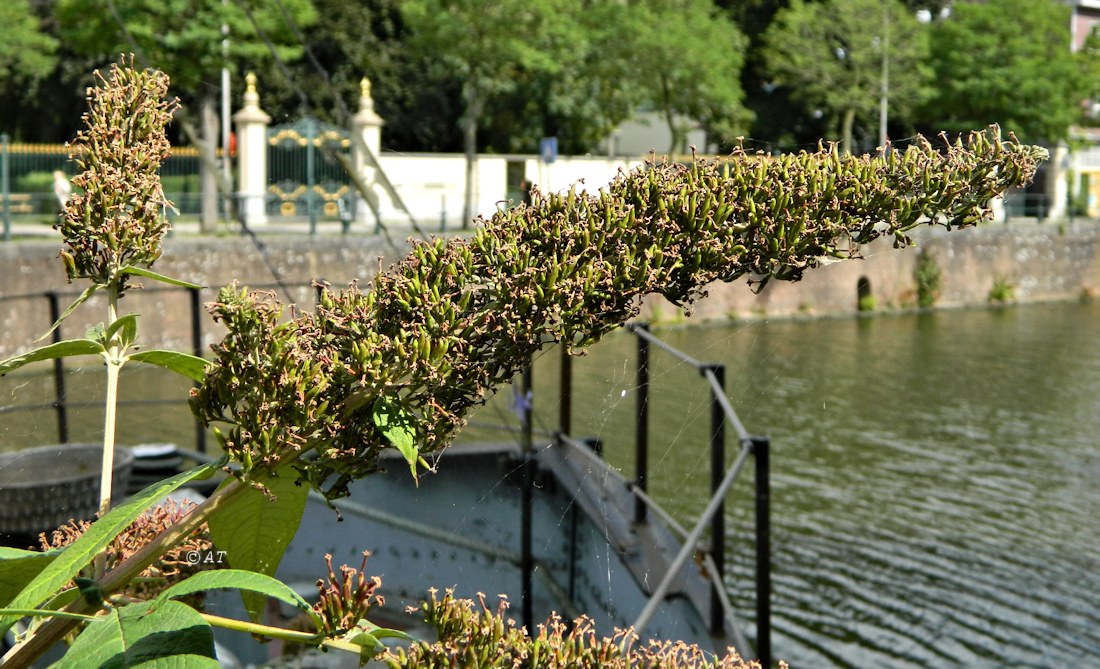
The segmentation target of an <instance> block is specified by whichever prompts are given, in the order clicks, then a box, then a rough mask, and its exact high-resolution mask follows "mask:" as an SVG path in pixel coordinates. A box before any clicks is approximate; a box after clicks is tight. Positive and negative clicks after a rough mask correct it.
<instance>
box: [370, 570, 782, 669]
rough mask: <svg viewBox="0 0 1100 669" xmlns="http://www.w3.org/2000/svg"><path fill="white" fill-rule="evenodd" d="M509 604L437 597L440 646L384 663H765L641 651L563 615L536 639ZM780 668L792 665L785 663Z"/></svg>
mask: <svg viewBox="0 0 1100 669" xmlns="http://www.w3.org/2000/svg"><path fill="white" fill-rule="evenodd" d="M507 609H508V602H507V599H506V598H504V597H503V596H502V597H501V598H500V600H499V602H498V605H497V607H496V609H495V610H494V609H491V608H489V606H488V605H487V604H486V602H485V597H484V595H480V596H479V601H478V603H477V604H475V603H474V602H473V601H471V600H468V599H455V598H454V594H453V592H452V591H451V590H448V591H447V592H446V593H445V594H444V596H443V598H442V599H440V598H438V597H437V594H436V592H435V591H434V590H433V591H432V592H431V599H430V600H429V601H427V602H425V603H424V604H423V615H424V621H425V622H426V623H427V624H428V625H429V626H431V627H432V628H433V629H434V630H435V632H436V635H437V637H438V638H437V640H436V641H434V642H431V643H428V642H424V641H420V642H416V643H414V644H412V645H411V646H410V647H409V648H408V649H407V650H406V649H404V648H397V649H394V650H389V651H387V652H385V653H384V654H383V655H382V656H381V657H380V658H379V659H380V660H381V661H383V662H384V663H385V664H386V665H387V666H388V667H390V669H407V668H411V667H424V668H425V669H432V668H434V667H481V668H482V669H494V668H498V667H499V668H500V669H505V668H510V667H543V668H545V669H566V668H572V667H608V668H609V669H631V668H634V667H638V668H641V667H645V668H647V669H753V668H754V667H755V668H757V669H759V667H760V664H759V663H757V662H748V661H746V660H743V659H741V657H740V656H739V655H738V654H737V653H736V652H735V651H734V650H733V649H732V648H731V649H730V650H729V652H728V653H727V654H726V655H724V656H721V657H716V656H715V655H714V654H713V653H709V652H706V651H704V650H703V649H701V648H699V646H697V645H694V644H688V643H684V642H682V641H650V642H648V643H646V644H644V645H641V646H638V647H635V644H636V643H637V641H638V637H637V635H635V634H634V633H633V632H632V631H631V630H616V631H615V633H614V634H613V635H612V636H610V637H601V636H599V635H597V633H596V628H595V625H594V624H593V622H592V620H591V619H590V618H587V617H584V616H582V617H580V618H578V619H577V620H575V621H573V624H572V625H571V626H567V625H566V624H565V622H564V621H563V620H562V619H561V617H560V616H558V615H557V614H556V613H555V614H552V615H551V616H550V618H549V619H548V620H547V621H546V622H545V623H544V624H540V625H539V626H538V633H537V634H536V635H534V636H531V635H529V634H528V633H527V630H525V629H524V628H522V627H517V626H516V623H515V621H514V620H512V619H511V618H508V617H506V613H507ZM780 667H781V668H784V667H786V664H784V663H780Z"/></svg>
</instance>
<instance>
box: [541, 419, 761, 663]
mask: <svg viewBox="0 0 1100 669" xmlns="http://www.w3.org/2000/svg"><path fill="white" fill-rule="evenodd" d="M555 437H556V438H557V440H558V441H559V442H561V443H563V444H565V445H567V446H570V447H571V448H573V449H574V450H575V451H576V452H578V453H581V454H582V455H583V456H584V457H586V458H588V459H590V460H592V461H593V462H594V463H595V464H599V465H600V466H603V461H602V460H601V459H600V456H598V455H597V454H596V453H594V452H593V451H592V449H591V448H589V447H588V445H587V444H585V443H584V442H582V441H580V440H579V439H576V438H574V437H571V436H569V435H567V434H562V433H560V432H559V433H558V434H557V435H555ZM626 488H627V490H629V491H630V493H631V494H632V495H634V496H635V498H637V499H640V500H641V501H642V502H643V503H644V504H645V505H646V506H647V507H648V508H649V510H650V511H652V512H653V513H654V514H656V515H657V516H658V517H659V518H660V519H661V522H663V523H664V524H665V527H667V528H668V529H669V530H670V531H672V533H673V534H675V535H677V537H678V538H679V539H680V541H682V542H683V544H684V546H692V545H694V546H695V547H696V549H699V548H700V546H701V544H700V543H699V542H698V540H697V541H696V542H695V544H691V543H689V542H688V536H689V531H688V530H687V529H686V528H685V527H684V526H683V525H681V524H680V522H679V521H677V520H676V519H675V518H673V517H672V516H671V515H669V513H668V512H667V511H665V509H664V507H662V506H661V505H660V504H658V503H657V501H656V500H654V499H653V498H652V497H650V496H649V495H647V494H646V493H645V492H644V491H642V490H641V488H639V487H638V486H637V485H636V484H635V483H633V482H630V481H628V482H627V484H626ZM703 567H704V569H705V570H706V573H707V575H708V580H709V581H710V582H711V586H712V587H713V588H714V590H715V592H717V593H718V600H719V602H720V603H721V606H722V614H723V618H724V619H725V620H727V621H728V622H729V626H730V629H731V630H732V634H733V643H734V645H735V646H736V647H737V648H738V649H739V650H744V649H746V648H748V647H749V646H748V642H747V641H746V640H745V635H744V634H742V633H741V626H740V625H739V624H738V622H737V616H736V614H735V612H734V610H733V605H732V604H731V603H730V599H729V594H728V593H727V592H726V589H725V583H724V582H723V580H722V572H721V570H720V569H718V568H717V566H716V565H715V564H714V559H713V558H711V556H710V553H704V554H703Z"/></svg>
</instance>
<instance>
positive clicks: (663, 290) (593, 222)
mask: <svg viewBox="0 0 1100 669" xmlns="http://www.w3.org/2000/svg"><path fill="white" fill-rule="evenodd" d="M1045 154H1046V152H1045V150H1044V149H1041V148H1038V147H1033V146H1026V145H1022V144H1020V143H1019V142H1017V141H1016V140H1015V138H1014V137H1009V138H1007V139H1006V138H1002V137H1001V135H1000V132H999V130H998V129H997V128H991V129H989V130H987V131H984V132H978V133H973V134H971V135H970V136H969V137H968V138H967V139H966V140H965V141H963V140H962V139H959V140H957V141H956V142H953V143H950V142H947V143H946V144H945V146H944V147H942V148H940V149H936V148H934V147H933V146H932V145H931V144H930V143H929V142H927V141H923V140H921V141H918V142H915V143H914V144H912V145H911V146H909V147H908V148H907V149H906V150H905V151H903V152H902V151H895V150H893V149H889V148H888V149H884V150H881V151H880V152H879V153H878V154H877V155H875V156H849V155H843V154H840V153H839V152H838V151H836V150H835V148H834V147H822V148H820V149H819V150H818V151H816V152H802V153H798V154H791V155H784V156H779V157H775V158H772V157H766V156H761V155H750V154H747V153H745V152H743V151H738V152H736V153H734V154H733V155H731V156H729V157H727V158H723V159H719V160H701V159H696V160H693V161H692V162H691V163H690V164H687V165H684V164H676V163H668V162H662V163H654V164H650V165H648V166H647V167H646V168H645V169H639V170H635V171H632V172H629V173H624V174H620V176H619V177H618V178H617V179H616V180H615V181H614V182H613V183H612V184H611V185H610V186H608V187H607V188H606V189H604V190H602V191H600V192H599V193H598V194H586V193H579V192H577V191H576V190H570V191H569V192H567V193H560V194H559V193H551V194H541V193H536V194H535V197H534V198H533V202H532V204H530V205H525V206H518V207H515V208H513V209H510V210H507V211H502V212H498V213H497V214H495V215H494V216H493V217H492V219H491V220H488V221H482V224H481V225H480V226H478V229H477V232H476V233H475V234H474V235H473V236H472V237H470V238H454V239H443V238H435V239H432V240H430V241H426V242H418V243H416V244H414V247H413V249H412V252H411V253H410V255H409V256H408V257H407V258H406V259H405V260H403V261H402V262H400V263H398V264H397V265H396V266H395V267H394V268H392V269H391V270H390V271H387V272H384V273H381V274H379V275H378V276H376V277H375V279H374V281H373V286H372V287H371V290H369V291H365V292H361V291H360V290H358V289H357V288H356V287H355V286H354V285H352V286H351V287H349V288H347V289H344V290H341V291H339V292H333V291H329V290H324V291H323V293H322V296H321V300H320V304H319V307H318V309H317V311H316V313H303V314H300V315H298V316H296V317H295V318H293V319H292V320H290V321H288V322H282V321H280V319H279V315H280V314H281V312H282V309H281V307H280V306H279V305H278V304H277V303H276V302H275V301H274V298H273V297H271V296H270V295H266V294H259V293H250V292H248V291H244V290H237V289H231V290H226V291H223V293H222V295H221V297H220V299H219V301H218V302H217V303H216V304H214V305H213V306H212V313H213V315H214V317H215V318H216V319H217V320H220V321H221V322H222V323H223V324H225V326H226V327H227V329H228V334H227V336H226V338H225V340H224V341H223V342H222V343H221V344H219V345H218V346H216V347H215V350H214V354H215V356H214V362H213V365H212V366H211V367H210V368H209V369H208V373H207V377H206V381H205V383H203V384H202V386H201V387H200V388H199V389H197V391H195V393H194V396H193V398H192V407H193V409H194V411H195V413H196V414H197V415H198V416H199V417H200V419H201V420H203V421H205V422H207V423H216V422H221V421H225V422H228V423H229V424H231V425H232V427H231V429H230V431H229V433H227V434H224V435H222V440H223V445H224V447H225V448H226V450H227V451H228V452H230V453H231V454H233V456H234V457H235V458H236V459H237V460H238V461H240V462H242V463H244V464H245V468H244V470H243V471H241V472H238V475H241V476H245V475H247V473H248V471H249V468H250V467H262V468H266V469H272V470H273V469H275V468H278V467H279V466H280V463H283V462H285V461H289V460H294V461H295V462H294V467H296V468H297V469H298V471H299V476H300V478H302V479H303V480H305V481H307V482H308V483H309V484H310V485H312V486H313V487H314V488H316V489H318V490H319V491H320V492H322V493H323V494H325V495H326V496H328V497H329V498H335V497H339V496H341V495H343V494H346V486H347V484H348V483H349V482H350V481H352V480H354V479H356V478H359V477H361V476H363V475H365V474H368V473H370V472H373V471H375V470H376V469H377V468H378V454H379V452H380V450H381V449H383V448H385V447H386V446H391V445H392V446H397V447H398V448H399V449H401V450H402V452H403V453H404V454H405V456H406V458H407V459H408V461H409V464H410V466H412V467H413V468H414V470H415V468H416V466H417V463H418V462H419V463H421V464H424V461H423V460H422V459H421V458H420V454H422V453H432V452H435V451H438V450H439V449H441V448H443V447H445V446H446V445H447V444H448V443H449V441H450V440H451V439H452V437H453V435H454V433H455V431H456V430H457V429H458V428H459V427H460V426H461V425H462V424H463V421H464V420H465V416H466V415H467V413H468V411H469V410H470V409H471V408H472V407H474V406H476V405H477V404H480V403H482V402H484V400H485V397H486V394H487V393H488V392H490V391H491V390H492V389H494V388H495V387H497V386H499V385H500V384H502V383H505V382H507V381H509V380H510V379H511V378H512V377H513V376H514V375H515V374H516V372H517V371H519V370H520V369H521V368H522V367H523V366H524V365H525V364H526V363H527V361H528V360H529V358H530V356H531V355H532V354H534V353H535V352H536V351H537V350H539V349H540V348H541V347H543V346H545V345H547V344H548V343H555V342H560V343H563V344H564V345H565V346H567V347H568V348H569V349H570V350H571V351H576V350H581V349H584V348H585V347H587V346H589V345H591V344H593V343H595V342H596V341H597V340H599V339H600V337H602V336H603V335H604V334H606V333H607V332H610V331H611V330H613V329H615V328H617V327H619V326H620V325H621V324H622V323H624V322H625V321H627V320H628V319H630V318H631V317H633V316H635V315H636V314H637V313H638V310H639V305H640V298H642V297H644V296H645V295H648V294H651V293H658V294H660V295H663V296H664V297H666V298H668V299H669V300H670V301H672V302H673V303H676V304H681V305H686V306H690V304H691V303H692V301H693V300H696V299H698V298H699V297H700V296H702V295H704V294H705V286H706V285H707V284H709V283H710V282H712V281H733V280H735V279H737V278H739V277H748V278H749V280H750V282H755V283H756V284H757V285H760V284H763V283H765V282H767V281H768V280H770V279H780V280H788V281H797V280H799V279H800V278H801V277H802V275H803V273H804V272H805V271H806V270H807V269H810V268H812V267H815V266H817V265H818V264H820V263H821V262H823V260H824V259H827V258H853V257H858V256H859V249H860V245H862V244H866V243H868V242H870V241H872V240H874V239H876V238H878V237H881V236H884V235H892V236H893V237H894V239H895V244H898V245H902V244H907V243H909V241H910V240H909V238H908V237H907V235H906V232H907V231H909V230H912V229H913V228H914V227H916V226H917V225H919V224H922V223H928V224H942V225H946V226H947V227H954V226H968V225H974V224H976V223H978V222H979V221H981V220H983V219H984V218H987V217H989V216H990V215H991V211H990V209H989V205H988V203H989V201H990V200H991V199H992V198H993V197H996V196H997V195H1000V194H1002V193H1003V192H1004V191H1006V190H1008V189H1010V188H1013V187H1017V186H1020V185H1023V184H1025V183H1027V182H1028V181H1029V180H1030V179H1031V178H1032V177H1033V175H1034V173H1035V169H1036V165H1037V163H1038V162H1039V161H1041V160H1043V159H1044V158H1045ZM395 426H396V427H395ZM412 444H415V446H413V445H412ZM307 451H312V452H311V453H310V455H309V457H308V458H301V459H299V456H300V455H301V454H303V453H305V452H307Z"/></svg>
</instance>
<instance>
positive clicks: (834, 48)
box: [764, 0, 928, 151]
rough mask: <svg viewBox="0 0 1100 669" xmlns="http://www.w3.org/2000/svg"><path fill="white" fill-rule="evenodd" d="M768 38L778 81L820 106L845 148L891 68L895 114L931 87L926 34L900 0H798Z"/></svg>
mask: <svg viewBox="0 0 1100 669" xmlns="http://www.w3.org/2000/svg"><path fill="white" fill-rule="evenodd" d="M764 41H765V54H764V57H765V61H766V63H767V69H768V71H769V72H770V73H771V75H772V76H773V77H774V80H775V83H777V84H779V85H783V86H789V87H790V88H791V95H792V97H793V98H794V99H795V100H796V101H798V102H801V103H802V104H803V105H805V106H807V107H808V108H809V109H816V110H820V111H821V112H822V113H823V114H824V115H825V116H826V117H827V118H828V119H829V121H830V124H831V125H832V126H833V128H834V129H835V130H834V132H836V134H838V135H839V136H840V138H841V141H842V144H843V146H844V149H845V150H846V151H851V150H852V136H853V131H854V128H855V124H856V121H857V120H869V119H871V118H872V117H874V115H875V112H877V111H878V110H879V105H880V103H881V99H882V96H883V81H884V79H883V71H884V69H888V78H887V82H888V90H889V96H888V100H889V108H890V110H891V115H892V116H900V117H903V118H904V117H907V116H908V115H909V114H911V112H912V111H913V109H914V108H915V107H916V106H917V104H919V103H920V102H921V100H922V99H923V98H924V97H925V96H926V94H927V93H926V85H925V84H926V81H927V75H926V69H925V67H924V65H923V61H924V59H925V57H926V54H927V48H928V47H927V40H926V34H925V32H924V30H923V29H922V26H921V25H920V23H918V22H917V20H916V18H915V17H913V16H911V15H910V14H909V13H908V11H907V10H906V9H905V7H904V6H903V5H902V4H901V3H900V2H899V1H898V0H843V1H841V0H825V1H824V2H821V3H814V4H811V3H808V2H806V1H805V0H793V2H791V5H790V7H788V8H786V9H784V10H782V11H780V12H779V13H778V14H777V15H776V17H775V21H774V22H773V24H772V25H771V27H770V28H768V31H767V33H766V35H765V37H764ZM884 64H885V65H886V68H884Z"/></svg>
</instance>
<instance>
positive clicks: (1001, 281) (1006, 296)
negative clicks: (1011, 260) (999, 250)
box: [989, 276, 1016, 304]
mask: <svg viewBox="0 0 1100 669" xmlns="http://www.w3.org/2000/svg"><path fill="white" fill-rule="evenodd" d="M1015 299H1016V286H1014V285H1012V282H1011V281H1009V280H1008V279H1006V278H1004V277H1001V276H999V277H997V278H995V279H994V280H993V287H992V288H990V289H989V301H990V302H993V303H996V304H1006V303H1008V302H1011V301H1013V300H1015Z"/></svg>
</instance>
